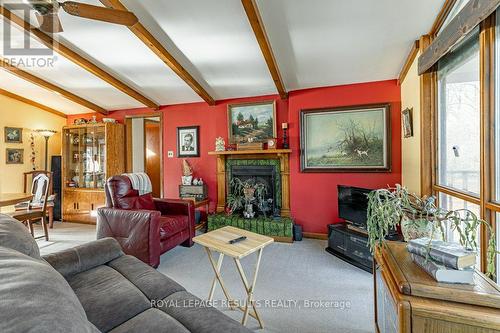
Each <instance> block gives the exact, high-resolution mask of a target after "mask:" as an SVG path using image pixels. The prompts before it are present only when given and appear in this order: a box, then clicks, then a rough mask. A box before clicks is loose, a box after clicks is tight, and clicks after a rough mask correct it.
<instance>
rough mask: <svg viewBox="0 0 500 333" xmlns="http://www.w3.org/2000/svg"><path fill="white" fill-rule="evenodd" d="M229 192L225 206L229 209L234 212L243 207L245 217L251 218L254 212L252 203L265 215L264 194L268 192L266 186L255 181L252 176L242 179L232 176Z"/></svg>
mask: <svg viewBox="0 0 500 333" xmlns="http://www.w3.org/2000/svg"><path fill="white" fill-rule="evenodd" d="M229 185H230V187H231V193H230V194H229V195H228V197H227V206H228V207H229V211H231V212H232V213H233V212H236V211H237V210H239V209H243V216H244V217H245V218H253V217H254V216H255V212H254V211H253V205H254V204H255V205H257V207H258V208H259V209H260V210H261V211H262V213H263V214H264V216H266V209H265V207H267V206H266V198H265V197H266V195H267V193H268V189H267V186H266V185H265V184H263V183H260V182H258V181H256V180H255V179H254V178H251V179H248V180H245V181H242V180H241V179H239V178H237V177H233V178H232V179H231V181H230V184H229Z"/></svg>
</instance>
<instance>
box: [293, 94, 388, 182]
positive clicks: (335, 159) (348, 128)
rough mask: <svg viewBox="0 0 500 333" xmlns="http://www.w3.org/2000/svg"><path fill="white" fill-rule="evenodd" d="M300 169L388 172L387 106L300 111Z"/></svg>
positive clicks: (303, 170)
mask: <svg viewBox="0 0 500 333" xmlns="http://www.w3.org/2000/svg"><path fill="white" fill-rule="evenodd" d="M300 132H301V138H300V145H301V154H300V155H301V171H302V172H390V170H391V160H390V156H391V152H390V142H391V135H390V133H391V130H390V105H389V104H377V105H362V106H352V107H342V108H330V109H319V110H303V111H301V117H300Z"/></svg>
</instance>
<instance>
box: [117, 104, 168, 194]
mask: <svg viewBox="0 0 500 333" xmlns="http://www.w3.org/2000/svg"><path fill="white" fill-rule="evenodd" d="M152 117H159V118H160V179H161V184H160V196H161V197H163V195H164V193H165V191H164V189H163V187H164V182H165V179H164V177H163V166H164V164H163V162H164V161H163V155H164V151H163V149H164V145H163V112H148V113H141V114H136V115H128V116H125V162H126V165H125V169H126V171H127V172H132V171H131V170H132V169H131V168H132V142H131V140H130V139H131V138H132V119H134V118H152ZM145 135H146V133H144V136H145ZM144 144H146V143H144Z"/></svg>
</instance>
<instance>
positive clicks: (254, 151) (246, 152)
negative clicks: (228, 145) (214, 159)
mask: <svg viewBox="0 0 500 333" xmlns="http://www.w3.org/2000/svg"><path fill="white" fill-rule="evenodd" d="M291 152H292V150H291V149H252V150H225V151H209V152H208V155H255V154H290V153H291Z"/></svg>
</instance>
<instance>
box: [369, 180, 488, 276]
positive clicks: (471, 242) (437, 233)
mask: <svg viewBox="0 0 500 333" xmlns="http://www.w3.org/2000/svg"><path fill="white" fill-rule="evenodd" d="M435 202H436V200H435V198H434V197H423V198H421V197H419V196H417V195H415V194H413V193H410V192H409V191H408V190H407V189H406V188H405V187H403V186H401V185H399V184H398V185H396V187H394V188H384V189H379V190H375V191H372V192H370V193H369V194H368V212H367V231H368V238H369V244H370V249H371V250H372V252H373V250H374V248H375V246H376V245H379V244H382V243H383V241H384V239H385V238H386V236H387V235H388V234H389V232H390V231H391V230H394V229H395V228H396V227H398V226H400V227H401V231H402V233H403V236H404V238H405V240H406V241H408V240H410V239H415V238H421V237H429V238H431V239H436V238H440V239H443V240H445V241H446V240H447V236H446V232H445V230H446V228H447V227H448V228H449V229H450V230H451V231H453V232H454V233H456V234H458V236H459V242H460V244H461V245H462V246H464V247H465V248H467V249H470V250H473V251H477V250H478V243H477V236H476V235H477V231H478V230H479V228H480V226H481V225H485V226H486V229H487V231H488V233H489V234H490V237H489V242H488V248H487V259H488V260H487V265H488V266H487V274H488V275H489V276H490V277H492V276H494V273H495V264H494V260H495V253H497V251H496V242H495V235H494V233H493V231H492V230H491V226H490V225H489V224H488V223H487V222H486V221H484V220H482V219H480V218H478V217H477V215H476V214H474V213H473V212H471V211H470V210H467V209H460V210H453V211H447V210H444V209H441V208H438V207H437V206H436V204H435Z"/></svg>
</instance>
